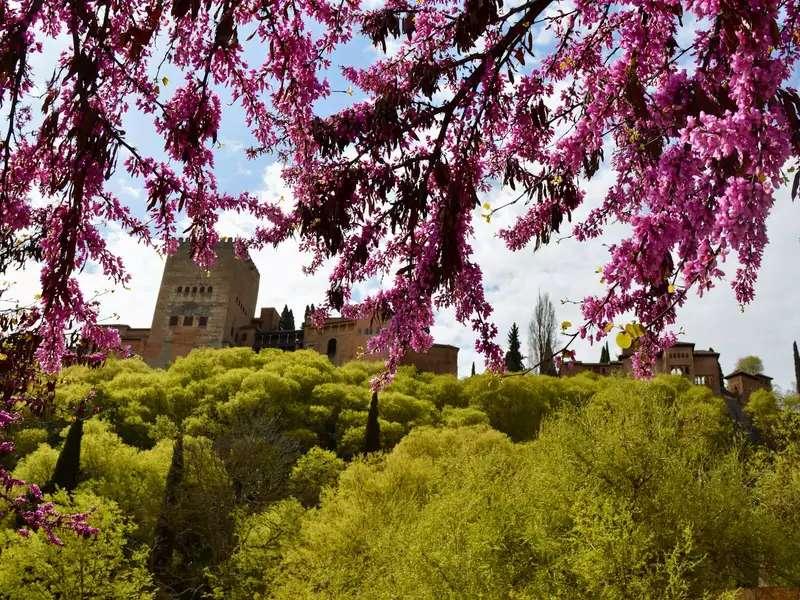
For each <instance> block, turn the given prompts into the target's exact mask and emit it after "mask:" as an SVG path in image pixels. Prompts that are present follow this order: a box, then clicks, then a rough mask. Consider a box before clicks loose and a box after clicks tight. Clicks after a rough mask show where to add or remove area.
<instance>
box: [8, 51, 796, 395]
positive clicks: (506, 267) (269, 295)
mask: <svg viewBox="0 0 800 600" xmlns="http://www.w3.org/2000/svg"><path fill="white" fill-rule="evenodd" d="M59 50H60V44H58V43H53V44H51V45H50V46H49V47H48V48H47V50H46V53H45V55H44V56H42V57H41V58H40V59H38V60H37V66H39V67H40V68H42V70H41V72H42V73H45V74H46V72H47V68H46V67H47V65H48V64H52V63H53V62H54V61H55V59H56V57H57V54H58V51H59ZM257 51H258V49H257V48H253V49H252V50H251V52H253V53H255V52H257ZM377 56H378V53H377V51H376V50H375V49H373V48H372V47H371V46H370V44H369V43H368V42H367V41H366V40H364V39H362V38H356V39H355V40H354V41H353V42H352V43H351V44H349V45H348V46H347V47H346V48H344V49H342V50H341V51H340V52H339V53H338V55H337V56H336V60H335V63H345V64H346V63H351V64H352V63H354V64H367V63H369V62H371V61H373V60H375V59H376V58H377ZM254 57H255V55H254ZM165 74H166V75H167V76H168V77H169V78H170V83H169V85H168V86H167V90H166V92H167V93H168V92H169V91H170V90H173V89H175V88H176V87H177V86H178V84H179V77H178V75H177V74H176V73H174V72H170V71H166V72H165ZM329 75H330V78H331V88H332V89H334V90H337V89H338V90H344V89H345V88H346V87H347V85H346V84H345V83H343V82H342V80H341V78H340V77H339V75H338V71H337V70H336V69H333V70H332V71H331V73H330V74H329ZM354 99H355V100H357V99H358V96H356V97H355V98H351V97H349V96H347V95H346V94H344V93H334V94H333V95H332V97H331V98H330V99H328V100H326V101H324V102H323V103H321V104H320V105H319V107H318V109H319V112H320V113H330V112H333V111H335V110H336V109H338V108H340V107H342V106H344V105H346V104H348V103H350V102H352V101H353V100H354ZM224 106H225V109H224V111H223V122H222V128H221V134H220V141H221V143H222V147H221V148H220V149H219V150H218V151H217V152H216V164H217V176H218V179H219V184H220V188H221V189H222V190H224V191H228V192H233V193H235V192H240V191H250V192H257V193H260V194H262V195H264V196H265V197H268V198H270V199H277V198H278V197H280V196H284V198H285V201H286V202H290V201H291V192H290V190H288V189H287V188H286V186H285V185H284V184H283V182H282V180H281V178H280V165H278V164H275V163H274V162H272V161H271V160H270V159H259V160H255V161H250V160H248V159H247V158H246V157H245V155H244V148H245V147H247V146H248V145H249V144H250V143H251V138H250V135H249V132H248V131H247V130H246V128H245V127H244V126H243V119H242V112H241V110H240V109H239V107H238V106H236V105H231V106H228V105H227V104H225V105H224ZM126 129H127V131H128V132H129V133H130V134H131V136H132V139H133V140H134V141H135V142H136V143H137V145H138V146H139V147H140V148H142V149H143V150H144V151H146V152H150V153H156V154H159V153H160V152H161V149H162V143H161V141H160V140H159V139H158V138H157V137H156V136H155V135H154V133H153V131H152V125H151V123H150V122H149V120H148V119H146V118H144V117H142V116H140V115H136V114H132V115H131V116H130V117H129V119H128V122H127V123H126ZM610 178H611V173H610V172H609V171H608V169H603V170H601V171H600V172H599V173H598V175H597V176H596V178H595V180H594V181H593V182H592V183H591V184H590V186H589V195H588V201H587V203H586V205H585V206H584V207H582V208H581V210H580V211H579V212H578V214H577V215H576V217H577V218H580V217H581V216H582V215H585V214H586V213H587V212H588V210H589V209H591V208H592V207H593V206H595V205H597V203H599V201H600V200H601V198H602V195H603V192H604V190H605V189H606V187H607V186H608V185H609V184H610V182H611V179H610ZM113 186H114V191H116V192H118V193H119V195H120V196H121V198H122V199H123V200H124V201H126V202H128V203H129V204H130V205H132V206H134V207H136V208H137V212H139V213H141V212H142V211H143V207H144V201H145V197H144V193H143V191H142V189H141V186H140V185H139V183H138V182H136V181H131V180H130V179H127V178H125V177H123V176H121V175H120V176H117V177H116V178H115V179H114V180H113ZM506 194H507V192H506V191H504V190H500V189H497V190H495V191H494V192H493V193H492V194H490V195H489V197H487V198H486V200H488V201H489V202H490V203H491V204H492V205H493V206H496V205H499V204H501V203H502V202H503V198H504V197H505V196H506ZM522 208H523V207H516V206H515V207H510V208H509V209H507V210H506V211H505V212H502V213H500V214H498V215H495V217H494V218H493V219H492V222H491V223H490V224H487V223H485V222H484V221H483V220H482V219H480V218H479V216H478V215H479V213H478V212H476V215H475V217H476V218H475V229H476V239H475V241H474V244H473V245H474V247H475V249H476V256H477V260H478V263H479V264H480V265H481V266H482V268H483V270H484V275H485V278H486V285H487V296H488V298H489V300H490V302H492V304H493V305H494V306H495V321H496V323H497V325H498V326H499V329H500V332H501V334H500V341H501V343H502V344H503V345H505V338H506V335H507V332H508V330H509V329H510V327H511V324H512V322H517V323H518V324H519V325H520V329H521V332H522V334H523V338H526V337H527V323H528V320H529V318H530V314H531V313H532V311H533V303H534V302H535V299H536V296H537V294H538V292H539V291H544V292H548V293H549V294H550V296H551V297H552V298H553V299H554V301H555V303H556V312H557V315H558V318H559V320H563V319H568V320H571V321H572V322H573V323H578V322H580V318H579V317H580V313H579V309H578V307H577V306H576V305H574V304H570V303H567V304H563V305H562V304H561V303H560V302H559V300H561V299H565V300H570V301H575V300H580V299H581V298H583V297H584V296H587V295H589V294H595V293H598V292H600V291H601V290H602V289H603V288H602V286H601V284H600V282H599V279H598V278H599V276H598V275H597V274H596V272H595V269H596V268H597V267H598V266H599V265H601V264H603V263H604V262H605V260H606V257H607V252H606V249H605V247H604V245H603V244H604V243H608V242H610V241H613V240H614V239H617V238H618V236H619V235H620V233H621V230H620V229H616V230H612V231H610V232H609V234H608V235H607V236H606V237H605V238H603V239H600V240H596V241H594V242H592V243H590V244H578V243H576V242H575V241H574V240H566V241H564V242H561V243H560V244H558V245H556V244H551V245H550V246H548V247H546V248H543V249H541V250H540V251H538V252H537V253H535V254H534V252H533V251H532V250H531V249H528V250H523V251H520V252H517V253H510V252H508V251H507V250H506V249H505V247H504V246H503V244H502V242H501V241H500V240H499V239H498V238H497V237H496V233H497V232H498V231H499V230H500V229H501V228H503V227H504V226H507V225H508V224H510V223H511V222H512V221H513V218H514V217H515V216H516V215H517V214H518V213H519V212H520V211H521V210H522ZM798 223H800V203H792V202H791V201H790V199H789V197H788V190H786V189H783V190H781V191H780V192H779V194H778V197H777V201H776V205H775V209H774V211H773V213H772V215H771V217H770V220H769V235H770V240H771V242H770V245H769V247H768V248H767V251H766V253H765V256H764V262H763V268H762V271H761V275H760V278H759V282H758V285H757V298H756V300H755V302H754V303H753V304H752V305H751V306H749V307H747V308H746V309H745V311H744V312H741V311H740V309H739V307H738V305H737V303H736V301H735V299H734V298H733V295H732V292H731V290H730V287H729V286H728V284H727V283H725V282H723V283H721V284H720V285H719V286H718V287H717V288H716V289H714V290H713V291H711V292H710V293H708V294H707V295H706V296H705V297H704V298H702V299H698V298H696V297H692V298H691V299H690V301H689V303H688V305H687V306H686V307H685V308H684V309H683V310H682V312H681V313H680V319H679V324H678V329H681V328H682V329H683V332H684V333H683V334H682V335H680V338H681V339H684V340H689V341H694V342H695V343H696V344H697V346H698V347H699V348H708V347H713V348H714V349H715V350H717V351H719V352H721V358H720V360H721V362H722V366H723V370H724V371H725V372H726V373H727V372H729V371H730V370H732V368H733V365H734V363H735V362H736V360H737V359H738V358H739V357H741V356H744V355H747V354H757V355H759V356H761V357H762V359H763V360H764V364H765V370H766V373H767V374H768V375H771V376H772V377H774V378H775V382H776V383H777V384H778V385H779V386H781V387H782V388H784V389H789V388H790V387H792V388H793V387H794V375H793V367H792V353H791V350H792V341H793V340H795V339H797V340H799V341H800V294H799V293H798V288H797V285H798V283H797V282H798V281H800V260H798V257H800V228H798ZM253 226H254V223H253V222H252V221H251V220H249V219H247V218H244V217H241V216H238V215H223V216H222V218H221V220H220V232H221V234H223V235H241V234H245V233H247V232H248V231H249V230H252V228H253ZM615 236H616V237H615ZM108 237H109V240H110V245H111V246H112V248H115V249H116V250H117V251H118V252H119V253H120V255H121V256H122V257H123V259H124V260H125V262H126V265H127V267H128V270H129V272H130V274H131V278H132V279H131V283H130V285H129V286H128V287H129V289H127V290H124V289H116V290H113V293H111V292H110V291H109V292H108V293H106V294H105V295H104V296H103V307H104V314H103V317H104V318H105V319H106V321H107V322H122V323H127V324H129V325H131V326H139V327H146V326H149V325H150V320H151V317H152V311H153V308H154V306H155V301H156V295H157V290H158V285H159V282H160V278H161V271H162V268H163V259H162V258H161V257H159V256H158V255H157V253H156V252H155V251H153V250H150V249H147V248H142V247H140V246H137V245H136V244H135V243H134V242H132V241H131V240H129V239H127V238H125V237H124V236H121V235H120V234H119V232H118V231H117V230H115V229H113V228H111V229H109V231H108ZM253 259H254V262H255V264H256V265H257V267H258V268H259V270H260V272H261V289H260V292H259V301H258V304H259V306H276V307H278V308H279V309H280V308H281V307H282V306H283V305H284V304H288V305H289V306H290V307H291V308H293V309H294V312H295V315H302V312H303V307H304V305H305V304H310V303H317V304H318V303H320V301H321V299H322V298H323V295H324V291H325V289H326V282H327V272H328V269H327V268H323V269H322V270H321V272H320V273H319V274H317V275H315V276H313V277H308V276H305V275H304V274H303V273H302V266H303V265H304V264H306V263H307V262H308V257H306V256H303V255H302V254H301V253H300V252H299V251H298V249H297V245H296V243H294V242H290V243H287V244H285V245H284V246H282V247H280V248H278V249H265V250H262V251H259V252H256V253H254V255H253ZM726 270H727V271H728V272H730V273H732V272H733V271H734V270H735V264H734V263H730V264H729V265H728V268H727V269H726ZM81 278H82V282H83V285H84V286H85V288H86V289H87V290H89V291H102V290H107V289H108V287H109V284H108V282H106V281H104V280H103V279H102V278H101V277H100V276H99V275H98V273H97V272H96V271H93V270H87V272H86V273H84V274H83V275H82V276H81ZM15 282H16V284H17V285H16V290H15V291H16V293H17V294H18V295H19V296H20V297H21V298H25V297H30V296H32V295H33V294H35V293H36V292H37V291H38V285H37V284H38V270H37V269H36V268H31V269H29V270H27V271H26V272H24V273H19V274H17V277H15ZM379 285H381V282H380V281H373V282H370V283H369V284H368V285H367V286H365V287H364V288H363V289H362V292H367V291H369V290H371V289H375V288H376V287H377V286H379ZM433 333H434V336H435V338H436V340H437V341H438V342H442V343H448V344H454V345H457V346H459V347H460V349H461V351H460V353H459V371H460V374H461V375H465V374H468V373H469V369H470V365H471V364H472V362H473V361H474V362H475V363H476V365H477V368H478V370H481V368H482V365H483V363H482V360H481V358H480V357H479V356H478V355H477V354H476V353H475V352H474V350H473V342H474V337H473V335H472V332H471V330H470V329H469V328H468V327H464V326H462V325H460V324H458V323H457V322H456V321H455V319H454V318H453V315H452V314H451V313H450V312H449V311H444V312H442V313H440V314H439V315H438V316H437V321H436V326H435V327H434V329H433ZM525 344H526V340H525V339H523V345H525ZM612 346H613V343H612ZM576 349H577V353H578V358H579V359H582V360H597V359H598V358H599V355H600V347H599V346H590V345H589V344H588V343H579V344H578V345H577V348H576ZM613 353H614V349H613V347H612V354H613Z"/></svg>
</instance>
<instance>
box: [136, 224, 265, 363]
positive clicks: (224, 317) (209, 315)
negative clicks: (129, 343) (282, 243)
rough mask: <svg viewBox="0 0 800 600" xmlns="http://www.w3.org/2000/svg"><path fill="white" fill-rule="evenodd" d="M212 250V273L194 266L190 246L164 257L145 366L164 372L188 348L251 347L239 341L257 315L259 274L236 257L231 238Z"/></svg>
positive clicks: (186, 352)
mask: <svg viewBox="0 0 800 600" xmlns="http://www.w3.org/2000/svg"><path fill="white" fill-rule="evenodd" d="M216 251H217V261H216V263H215V264H214V266H213V267H212V269H211V270H210V271H205V270H203V269H201V268H200V267H198V266H197V265H196V264H195V263H194V261H193V260H192V257H191V249H190V245H189V242H188V241H184V240H181V243H180V246H179V248H178V251H177V252H176V253H175V254H173V255H172V256H169V257H168V258H167V263H166V265H165V266H164V274H163V275H162V277H161V287H160V288H159V290H158V300H157V301H156V309H155V312H154V313H153V324H152V326H151V328H150V337H149V338H148V340H147V344H146V345H145V350H144V358H145V360H146V361H147V362H148V364H150V365H153V366H155V367H164V366H166V365H167V364H169V363H170V362H172V361H173V360H175V358H177V357H179V356H185V355H186V354H188V353H189V351H190V350H191V349H192V348H200V347H204V346H210V347H213V348H220V347H222V346H243V345H251V344H252V341H253V340H246V339H239V338H241V336H243V335H247V333H246V332H242V331H240V328H243V327H245V326H247V325H250V322H251V320H252V318H253V315H254V314H255V309H256V299H257V297H258V284H259V273H258V269H257V268H256V266H255V264H253V261H252V260H251V259H250V258H249V257H248V258H247V259H246V260H240V259H238V258H237V257H236V255H235V253H234V249H233V240H232V239H231V238H223V239H222V240H220V242H219V244H218V245H217V248H216Z"/></svg>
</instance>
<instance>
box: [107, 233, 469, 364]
mask: <svg viewBox="0 0 800 600" xmlns="http://www.w3.org/2000/svg"><path fill="white" fill-rule="evenodd" d="M216 250H217V261H216V263H215V265H214V267H213V268H212V269H211V270H208V271H206V270H203V269H201V268H200V267H198V266H197V265H196V264H195V263H194V261H193V260H192V257H191V252H190V247H189V243H188V242H187V241H183V240H182V241H181V243H180V245H179V248H178V251H177V252H176V253H175V254H174V255H172V256H169V257H168V258H167V262H166V265H165V266H164V273H163V275H162V277H161V286H160V288H159V291H158V300H157V301H156V308H155V311H154V313H153V321H152V325H151V327H150V328H132V327H129V326H128V325H123V324H116V325H109V327H113V328H115V329H116V330H117V331H118V332H119V334H120V338H121V340H122V343H123V344H124V345H128V346H130V347H131V350H132V351H133V352H134V353H135V354H138V355H140V356H142V357H143V358H144V360H145V361H146V362H147V363H148V364H150V365H151V366H154V367H166V366H167V365H168V364H170V363H171V362H172V361H174V360H175V359H176V358H178V357H179V356H185V355H186V354H188V353H189V352H190V351H191V350H192V349H193V348H199V347H211V348H223V347H228V346H251V347H253V348H254V349H255V350H260V349H262V348H279V349H281V350H286V351H292V350H298V349H300V348H311V349H314V350H317V351H318V352H321V353H322V354H326V355H327V356H328V358H330V360H331V362H333V363H334V364H335V365H341V364H344V363H345V362H347V361H350V360H354V359H356V358H362V357H366V358H370V359H381V358H384V357H383V356H381V355H369V356H365V351H366V347H367V341H368V340H369V338H370V337H371V336H373V335H374V334H376V333H377V332H378V330H379V328H378V327H377V325H376V324H375V323H374V322H373V321H370V320H369V319H359V320H353V319H344V318H341V317H334V318H330V319H327V320H326V321H325V323H324V325H323V326H322V327H321V328H319V329H317V328H315V327H312V326H311V324H310V323H307V322H304V323H303V324H302V328H301V329H297V330H293V331H285V330H281V329H280V325H279V323H280V314H279V313H278V311H277V310H276V309H275V308H273V307H269V308H262V309H261V310H260V312H259V315H258V316H257V317H253V315H254V314H255V311H256V302H257V298H258V287H259V280H260V275H259V272H258V269H257V268H256V266H255V264H254V263H253V261H252V260H251V259H250V258H249V257H248V258H247V259H246V260H241V259H239V258H238V257H237V256H236V255H235V252H234V247H233V240H232V239H230V238H226V239H223V240H221V241H220V242H219V244H218V245H217V248H216ZM404 363H405V364H413V365H414V366H416V367H417V368H418V369H419V370H420V371H430V372H433V373H451V374H453V375H457V372H458V348H457V347H455V346H449V345H444V344H434V345H433V347H432V348H431V349H430V350H429V351H428V352H426V353H424V354H420V353H415V352H409V353H408V355H407V356H406V357H405V359H404Z"/></svg>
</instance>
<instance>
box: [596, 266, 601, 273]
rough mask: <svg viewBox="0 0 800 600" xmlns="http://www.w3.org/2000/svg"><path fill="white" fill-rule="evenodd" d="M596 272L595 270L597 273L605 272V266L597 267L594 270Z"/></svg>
mask: <svg viewBox="0 0 800 600" xmlns="http://www.w3.org/2000/svg"><path fill="white" fill-rule="evenodd" d="M594 272H595V273H602V272H603V267H597V268H596V269H595V270H594Z"/></svg>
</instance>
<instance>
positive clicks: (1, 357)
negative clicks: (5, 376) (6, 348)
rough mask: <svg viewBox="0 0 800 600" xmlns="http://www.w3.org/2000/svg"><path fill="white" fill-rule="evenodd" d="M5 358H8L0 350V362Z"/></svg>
mask: <svg viewBox="0 0 800 600" xmlns="http://www.w3.org/2000/svg"><path fill="white" fill-rule="evenodd" d="M7 358H8V355H7V354H3V353H2V352H0V362H3V361H4V360H5V359H7Z"/></svg>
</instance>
